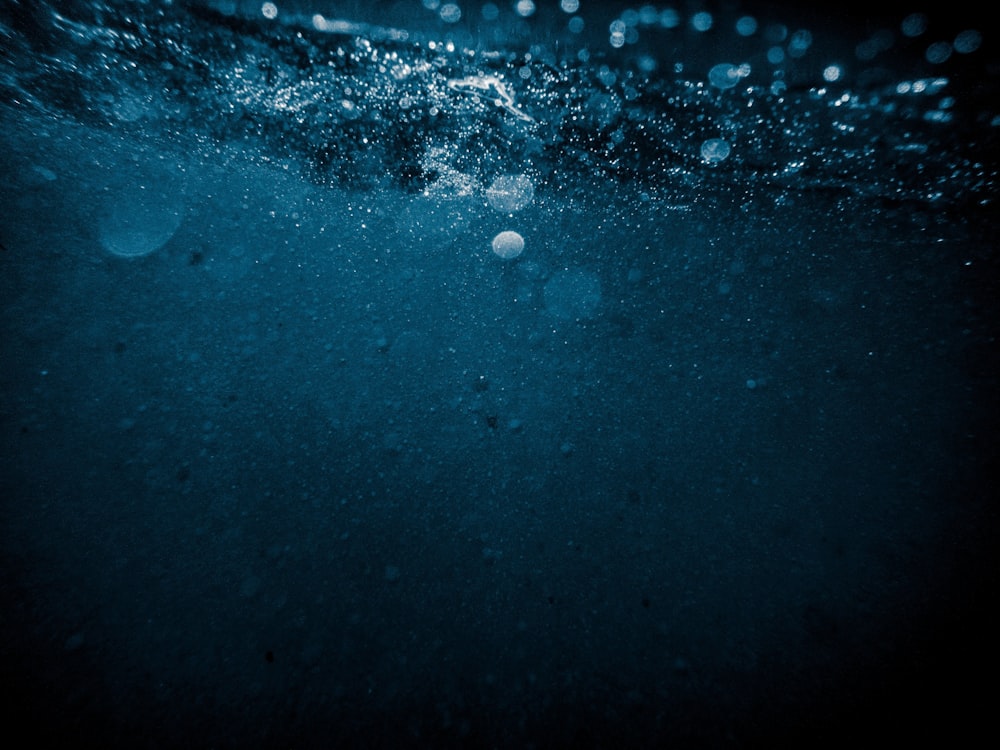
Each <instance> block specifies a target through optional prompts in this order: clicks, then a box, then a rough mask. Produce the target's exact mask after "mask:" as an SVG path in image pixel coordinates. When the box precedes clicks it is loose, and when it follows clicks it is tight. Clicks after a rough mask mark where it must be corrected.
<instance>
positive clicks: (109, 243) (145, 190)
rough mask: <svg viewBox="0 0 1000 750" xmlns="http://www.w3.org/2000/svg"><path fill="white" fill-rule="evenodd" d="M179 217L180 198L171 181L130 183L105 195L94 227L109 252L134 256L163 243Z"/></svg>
mask: <svg viewBox="0 0 1000 750" xmlns="http://www.w3.org/2000/svg"><path fill="white" fill-rule="evenodd" d="M183 218H184V200H183V199H182V198H181V197H180V195H179V193H178V191H177V185H176V184H175V183H174V182H173V181H171V180H167V181H166V182H165V184H162V185H160V184H155V183H148V184H140V185H132V186H130V187H127V188H124V189H122V190H120V191H118V192H116V193H114V194H113V195H111V196H110V197H109V198H108V200H107V201H106V203H105V205H104V209H103V211H101V212H100V214H99V215H98V219H97V231H98V236H99V237H100V240H101V244H102V245H103V246H104V248H105V249H106V250H107V251H108V252H109V253H112V254H113V255H118V256H120V257H123V258H138V257H141V256H143V255H149V254H150V253H152V252H153V251H154V250H159V249H160V248H161V247H163V246H164V245H166V244H167V242H169V241H170V238H171V237H173V236H174V233H175V232H176V231H177V228H178V227H180V225H181V221H182V219H183Z"/></svg>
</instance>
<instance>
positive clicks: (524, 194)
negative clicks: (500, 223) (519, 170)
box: [486, 174, 535, 214]
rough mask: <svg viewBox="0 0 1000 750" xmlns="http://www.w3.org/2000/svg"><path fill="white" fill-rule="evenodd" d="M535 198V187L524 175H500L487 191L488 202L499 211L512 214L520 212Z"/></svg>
mask: <svg viewBox="0 0 1000 750" xmlns="http://www.w3.org/2000/svg"><path fill="white" fill-rule="evenodd" d="M534 197H535V186H534V185H533V184H532V183H531V180H530V179H528V177H526V176H525V175H523V174H505V175H500V176H499V177H497V178H496V179H495V180H493V184H492V185H490V186H489V187H488V188H487V189H486V200H488V201H489V203H490V205H491V206H492V207H493V208H495V209H496V210H497V211H500V212H501V213H505V214H511V213H514V212H515V211H520V210H521V209H522V208H524V207H525V206H527V205H528V204H529V203H531V199H532V198H534Z"/></svg>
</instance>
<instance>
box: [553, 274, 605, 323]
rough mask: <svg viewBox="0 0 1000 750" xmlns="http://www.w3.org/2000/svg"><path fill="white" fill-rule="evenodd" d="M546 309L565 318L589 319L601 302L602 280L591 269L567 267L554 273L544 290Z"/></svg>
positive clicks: (558, 316) (595, 312)
mask: <svg viewBox="0 0 1000 750" xmlns="http://www.w3.org/2000/svg"><path fill="white" fill-rule="evenodd" d="M543 294H544V298H545V309H547V310H548V311H549V312H550V313H552V314H553V315H555V316H556V317H557V318H562V319H563V320H589V319H590V318H593V317H594V316H595V315H596V314H597V308H598V306H599V305H600V303H601V281H600V279H598V278H597V276H596V275H595V274H593V273H591V272H590V271H584V270H582V269H566V270H563V271H559V272H557V273H555V274H553V275H552V278H550V279H549V280H548V282H546V284H545V290H544V292H543Z"/></svg>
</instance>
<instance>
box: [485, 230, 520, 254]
mask: <svg viewBox="0 0 1000 750" xmlns="http://www.w3.org/2000/svg"><path fill="white" fill-rule="evenodd" d="M523 250H524V237H522V236H521V235H519V234H518V233H517V232H510V231H508V232H500V234H498V235H497V236H496V237H494V238H493V252H494V253H496V254H497V255H499V256H500V257H501V258H503V259H504V260H512V259H514V258H516V257H517V256H518V255H520V254H521V252H522V251H523Z"/></svg>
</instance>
